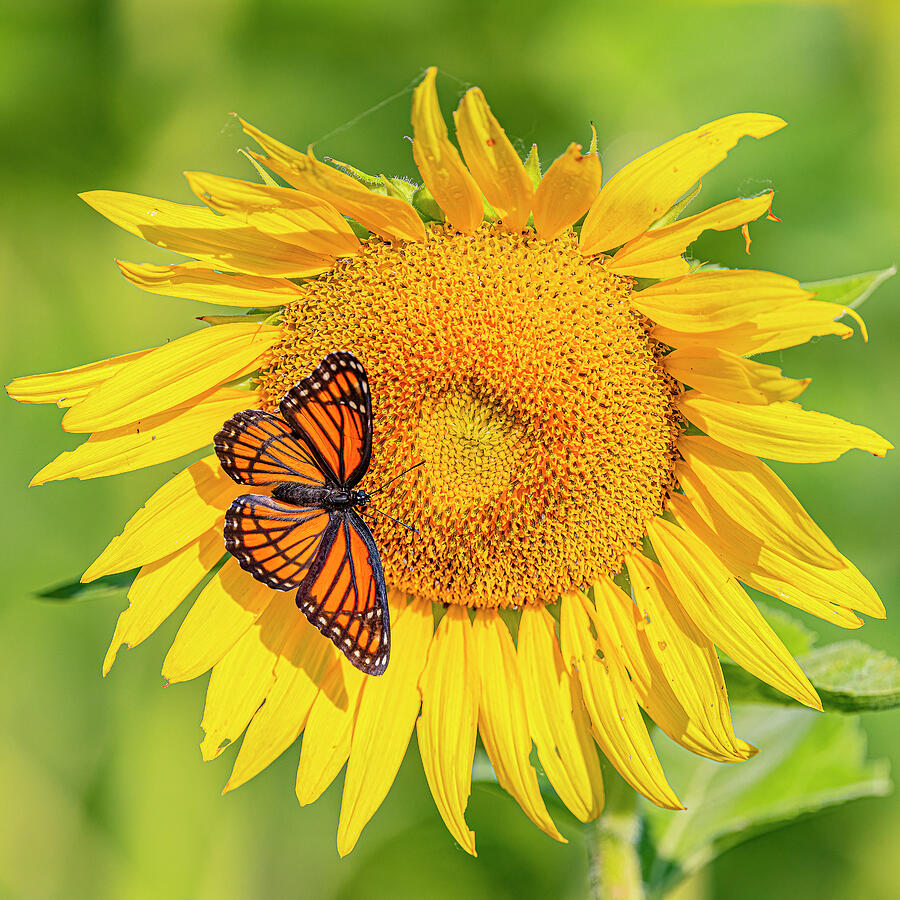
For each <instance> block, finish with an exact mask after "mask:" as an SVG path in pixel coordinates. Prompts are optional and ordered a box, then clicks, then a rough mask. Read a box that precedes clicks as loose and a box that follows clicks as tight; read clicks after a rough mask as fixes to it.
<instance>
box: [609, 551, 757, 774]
mask: <svg viewBox="0 0 900 900" xmlns="http://www.w3.org/2000/svg"><path fill="white" fill-rule="evenodd" d="M626 564H627V566H628V574H629V576H630V578H631V585H632V588H633V590H634V596H635V603H636V604H637V609H638V612H639V613H640V614H641V622H640V626H641V627H640V628H639V630H638V641H639V643H640V644H641V647H642V649H643V651H644V653H645V654H646V655H647V656H648V657H650V658H653V659H654V660H655V661H656V662H657V663H658V665H659V668H660V670H661V671H662V673H663V676H664V678H665V679H666V681H667V682H668V684H669V685H671V687H672V689H673V691H674V693H675V696H676V697H677V698H678V702H679V704H680V705H681V707H682V708H683V709H684V710H685V712H686V713H687V714H688V716H689V717H690V719H691V722H692V723H693V724H695V725H696V726H697V728H698V729H699V730H700V731H701V732H702V733H703V735H704V736H705V737H706V739H707V743H708V745H709V747H710V749H712V750H714V751H717V753H718V756H717V757H714V758H718V759H724V760H727V761H731V762H735V761H738V760H742V759H747V758H748V757H749V756H751V755H753V753H754V752H755V750H754V749H753V748H749V747H748V745H747V744H746V743H745V742H744V741H739V740H738V738H736V737H735V734H734V729H733V727H732V724H731V710H730V709H729V707H728V693H727V691H726V689H725V678H724V676H723V675H722V667H721V666H720V665H719V660H718V657H717V656H716V648H715V647H714V646H713V644H712V641H710V640H709V638H707V637H706V635H704V634H703V632H702V631H700V629H699V628H697V626H696V625H695V624H694V623H693V622H692V621H691V619H690V617H689V616H688V615H687V613H685V611H684V609H683V608H682V607H681V605H680V604H679V603H678V601H677V600H676V599H675V597H674V596H673V595H672V592H671V590H670V589H669V585H668V583H667V581H666V579H665V576H664V575H663V572H662V569H660V567H659V566H658V565H656V564H655V563H653V562H651V561H650V560H649V559H647V558H646V557H644V556H642V555H641V554H640V553H630V554H628V555H627V556H626Z"/></svg>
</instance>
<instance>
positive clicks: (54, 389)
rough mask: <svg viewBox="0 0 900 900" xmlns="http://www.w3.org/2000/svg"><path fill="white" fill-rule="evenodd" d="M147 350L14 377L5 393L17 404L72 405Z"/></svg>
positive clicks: (147, 351)
mask: <svg viewBox="0 0 900 900" xmlns="http://www.w3.org/2000/svg"><path fill="white" fill-rule="evenodd" d="M149 352H150V351H149V350H138V351H137V352H136V353H126V354H124V355H123V356H113V357H112V358H111V359H101V360H99V361H98V362H93V363H88V364H87V365H86V366H77V367H76V368H74V369H63V371H61V372H48V373H47V374H46V375H23V376H22V377H21V378H14V379H13V380H12V381H11V382H10V383H9V384H8V385H7V386H6V393H7V394H9V396H10V397H12V398H13V400H18V401H19V403H55V404H56V405H57V406H60V407H62V406H73V405H74V404H76V403H80V402H81V401H82V400H84V398H85V397H87V395H88V394H89V393H90V392H91V391H92V390H94V388H97V387H99V386H100V385H101V384H103V382H104V381H108V380H109V379H110V378H112V377H113V375H115V374H116V373H117V372H119V371H120V370H121V369H123V368H125V366H127V365H128V364H129V363H133V362H134V361H135V360H138V359H140V358H141V357H142V356H144V355H146V354H147V353H149Z"/></svg>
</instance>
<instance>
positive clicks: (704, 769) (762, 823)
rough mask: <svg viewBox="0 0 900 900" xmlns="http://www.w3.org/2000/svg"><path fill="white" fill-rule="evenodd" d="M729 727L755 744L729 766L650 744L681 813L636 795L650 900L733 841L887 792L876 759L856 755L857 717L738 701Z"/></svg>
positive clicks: (860, 738)
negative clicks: (755, 749) (756, 750)
mask: <svg viewBox="0 0 900 900" xmlns="http://www.w3.org/2000/svg"><path fill="white" fill-rule="evenodd" d="M734 724H735V730H736V732H737V733H739V734H741V735H744V736H746V737H747V738H750V739H752V741H753V742H754V743H755V744H757V745H758V746H760V747H763V748H764V750H763V752H761V753H760V754H759V755H758V756H756V757H754V758H753V759H751V760H748V761H747V762H744V763H740V764H739V765H726V764H722V763H714V762H711V761H710V760H706V759H701V758H700V757H697V756H693V755H692V754H690V753H688V752H687V751H685V750H683V749H682V748H680V747H678V746H677V745H676V744H674V743H672V742H669V741H667V742H665V743H663V742H659V744H660V746H659V747H658V750H659V756H660V759H661V761H662V764H663V768H664V769H665V771H666V773H667V775H668V776H669V778H670V780H671V781H672V783H673V784H674V785H676V786H677V787H678V788H679V789H680V791H681V799H682V802H684V803H685V805H686V806H687V810H686V811H684V812H671V811H668V810H663V809H659V808H657V807H655V806H653V804H651V803H648V802H646V801H644V800H641V801H640V802H639V808H640V811H641V815H642V816H643V819H644V822H645V824H646V828H645V831H644V836H643V841H642V848H641V850H642V859H643V870H644V878H645V881H646V883H647V889H648V895H649V897H651V898H659V897H664V896H665V895H666V893H667V892H668V891H669V890H671V888H673V887H674V886H675V885H676V884H677V883H678V882H679V881H681V880H682V879H683V878H685V877H686V876H687V875H690V874H691V873H692V872H695V871H697V870H698V869H700V868H701V867H702V866H705V865H707V864H708V863H709V862H710V861H711V860H713V859H714V858H715V857H716V856H718V855H719V854H721V853H722V852H723V851H725V850H727V849H728V848H729V847H732V846H734V845H735V844H738V843H740V842H742V841H745V840H747V839H748V838H750V837H753V836H754V835H756V834H759V833H760V832H762V831H766V830H769V829H771V828H774V827H776V826H778V825H780V824H783V823H785V822H788V821H790V820H792V819H795V818H797V817H799V816H803V815H808V814H810V813H814V812H816V811H818V810H820V809H823V808H825V807H828V806H834V805H836V804H839V803H845V802H846V801H848V800H853V799H855V798H857V797H868V796H883V795H884V794H887V793H888V792H889V790H890V781H889V778H888V765H887V761H886V760H879V761H876V762H871V761H867V760H866V740H865V735H864V733H863V731H862V729H861V728H860V725H859V720H858V718H857V717H852V716H839V715H834V714H832V715H821V714H819V713H815V712H812V711H810V710H804V709H796V708H795V709H777V708H773V707H771V706H765V705H757V704H748V705H739V706H736V707H735V709H734Z"/></svg>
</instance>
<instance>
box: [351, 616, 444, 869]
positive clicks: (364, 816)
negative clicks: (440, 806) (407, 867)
mask: <svg viewBox="0 0 900 900" xmlns="http://www.w3.org/2000/svg"><path fill="white" fill-rule="evenodd" d="M394 612H395V609H392V610H391V613H392V616H391V617H392V619H393V613H394ZM433 634H434V617H433V615H432V612H431V603H429V602H428V601H424V600H419V601H415V602H414V603H412V604H411V605H410V606H408V607H406V608H405V609H404V610H403V611H402V612H401V613H400V615H399V616H398V617H397V618H396V619H395V620H394V621H393V622H392V623H391V663H390V665H389V666H388V668H387V671H386V672H385V673H384V675H382V676H381V677H380V678H374V677H373V678H367V679H366V683H365V685H364V687H363V692H362V698H361V700H360V705H359V712H358V713H357V716H356V727H355V728H354V729H353V740H352V743H351V748H350V759H349V761H348V762H347V774H346V775H345V776H344V794H343V800H342V802H341V818H340V822H339V823H338V835H337V846H338V853H339V854H340V855H341V856H346V855H347V854H348V853H349V852H350V851H351V850H352V849H353V848H354V847H355V846H356V842H357V841H358V840H359V836H360V834H361V833H362V830H363V828H365V827H366V824H367V823H368V821H369V819H371V818H372V816H373V815H375V811H376V810H377V809H378V807H379V806H381V802H382V801H383V800H384V798H385V797H386V796H387V793H388V791H389V790H390V788H391V785H392V784H393V783H394V778H395V777H396V776H397V771H398V769H399V768H400V763H401V762H403V757H404V755H405V754H406V748H407V747H408V746H409V739H410V737H411V735H412V732H413V728H414V727H415V724H416V718H417V716H418V715H419V707H420V706H421V703H422V697H421V694H420V693H419V677H420V676H421V674H422V670H423V669H424V668H425V658H426V656H427V655H428V648H429V645H430V644H431V638H432V635H433Z"/></svg>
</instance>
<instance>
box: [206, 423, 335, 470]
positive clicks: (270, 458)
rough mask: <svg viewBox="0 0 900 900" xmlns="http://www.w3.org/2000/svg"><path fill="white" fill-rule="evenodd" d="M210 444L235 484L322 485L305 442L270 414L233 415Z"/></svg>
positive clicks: (318, 468)
mask: <svg viewBox="0 0 900 900" xmlns="http://www.w3.org/2000/svg"><path fill="white" fill-rule="evenodd" d="M213 443H214V446H215V448H216V454H217V455H218V457H219V461H220V462H221V464H222V468H223V469H224V470H225V472H226V473H227V474H228V475H230V476H231V477H232V478H233V479H234V480H235V481H236V482H237V483H238V484H248V485H253V486H259V485H267V484H280V483H283V482H293V481H297V482H300V483H302V484H309V485H324V484H325V477H326V476H325V474H324V473H323V472H322V470H321V467H320V466H319V464H318V462H317V460H316V459H315V458H314V457H313V455H312V454H311V453H310V451H309V449H308V448H307V447H306V445H304V444H302V443H300V441H298V440H297V436H296V435H295V434H294V433H293V432H292V431H291V428H290V426H289V425H288V424H287V422H284V421H282V420H281V419H280V418H278V416H273V415H272V414H271V413H267V412H263V411H262V410H259V409H248V410H244V411H243V412H239V413H237V414H235V415H233V416H232V417H231V418H230V419H229V420H228V421H227V422H226V423H225V424H224V425H223V426H222V430H221V431H220V432H219V433H218V434H217V435H216V436H215V439H214V442H213Z"/></svg>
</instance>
